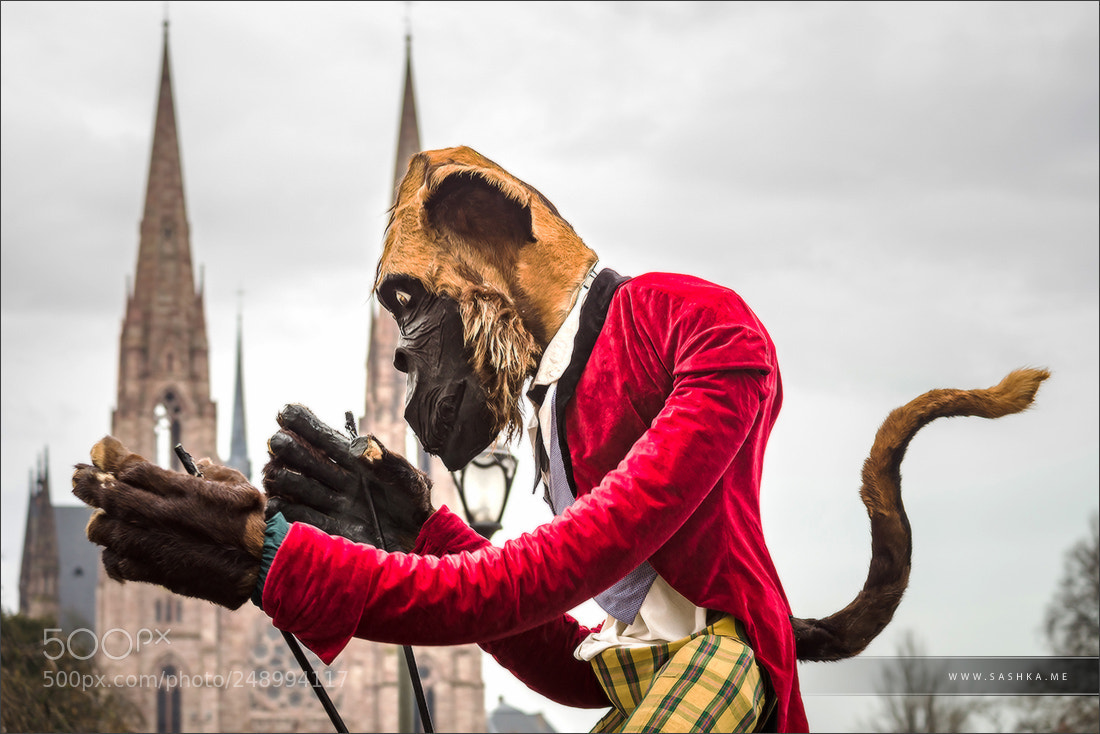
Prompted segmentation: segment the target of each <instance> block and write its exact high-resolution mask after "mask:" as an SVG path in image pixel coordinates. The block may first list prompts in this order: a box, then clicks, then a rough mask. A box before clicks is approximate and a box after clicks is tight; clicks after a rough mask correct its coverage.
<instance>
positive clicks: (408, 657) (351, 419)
mask: <svg viewBox="0 0 1100 734" xmlns="http://www.w3.org/2000/svg"><path fill="white" fill-rule="evenodd" d="M344 427H345V428H346V429H347V430H348V433H349V434H351V437H352V438H353V439H354V438H355V437H356V436H358V435H359V431H358V430H357V429H356V428H355V416H354V415H353V414H352V412H351V411H350V410H349V411H347V412H345V413H344ZM362 490H363V493H364V494H366V496H367V507H368V508H369V509H370V519H371V521H372V522H373V523H374V527H376V528H378V547H379V548H381V549H382V550H386V536H385V535H384V534H383V533H382V524H381V523H380V522H378V513H377V511H375V509H374V497H373V496H372V495H371V493H370V490H369V489H368V488H367V487H363V488H362ZM401 647H402V649H403V650H404V651H405V667H406V668H408V669H409V680H410V681H412V686H413V695H414V696H416V707H417V708H418V709H420V723H422V724H423V725H424V731H425V732H426V734H431V732H434V731H435V728H434V727H433V726H432V714H431V712H430V711H429V710H428V700H427V699H426V698H425V697H424V684H423V682H421V680H420V668H418V667H417V665H416V657H415V656H414V655H413V649H412V646H411V645H402V646H401Z"/></svg>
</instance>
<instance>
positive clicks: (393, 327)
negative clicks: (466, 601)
mask: <svg viewBox="0 0 1100 734" xmlns="http://www.w3.org/2000/svg"><path fill="white" fill-rule="evenodd" d="M420 150H421V146H420V125H419V121H418V119H417V114H416V95H415V92H414V88H413V71H412V39H411V36H409V35H406V36H405V79H404V87H403V90H402V103H401V115H400V118H399V123H398V134H397V155H396V158H395V161H394V176H393V194H394V196H396V193H397V188H398V186H400V184H401V179H403V178H404V177H405V171H406V169H407V168H408V165H409V159H410V158H411V157H412V156H413V155H414V154H415V153H418V152H420ZM372 303H373V308H372V311H371V320H370V331H369V336H368V346H367V385H366V405H365V407H364V412H363V417H362V418H361V419H360V420H359V432H360V433H372V434H374V435H375V436H377V437H378V438H379V440H381V441H382V443H384V444H385V445H386V446H387V447H389V448H390V449H391V450H393V451H396V452H398V453H400V454H403V455H405V456H407V457H408V458H409V460H410V461H412V462H413V463H416V464H418V465H419V467H420V468H421V469H423V470H424V471H426V472H427V473H428V474H429V475H430V476H431V478H432V483H433V489H432V502H433V504H435V506H437V507H438V506H439V505H441V504H446V505H448V506H449V507H453V508H457V507H460V506H461V504H460V503H459V501H458V491H457V489H456V488H455V485H454V480H453V479H452V477H451V474H450V472H448V471H447V469H446V467H444V466H443V462H441V461H440V460H439V459H437V458H434V457H432V456H430V455H429V454H427V453H426V452H424V451H423V450H422V449H421V448H420V447H419V445H418V444H416V439H415V437H413V436H412V433H411V431H410V429H409V428H408V425H407V424H406V423H405V417H404V414H405V391H406V388H405V375H404V374H402V373H401V372H399V371H398V370H397V369H395V368H394V366H393V355H394V351H395V350H396V348H397V339H398V330H397V323H396V322H395V321H394V320H393V318H392V317H391V316H390V315H389V314H388V313H385V312H383V311H382V310H381V308H380V307H379V305H378V302H377V301H373V302H372ZM410 447H411V448H410ZM414 457H415V458H414ZM415 654H416V663H417V667H418V668H419V671H418V672H419V674H420V678H421V681H422V685H423V688H424V693H425V698H426V699H427V703H428V708H429V710H430V712H431V715H432V718H433V722H434V723H435V725H436V728H437V729H443V730H444V731H468V732H474V731H485V727H486V718H485V700H484V699H485V695H484V694H485V684H484V682H483V680H482V677H481V650H480V648H478V647H477V646H476V645H462V646H456V647H427V648H419V647H418V648H416V650H415ZM399 657H400V668H401V670H400V678H399V686H398V721H397V723H398V731H423V729H422V728H421V726H422V725H421V722H420V715H419V710H418V708H417V705H416V702H415V701H414V699H413V695H412V691H411V685H410V683H409V678H408V673H407V669H406V667H405V661H404V657H401V656H399Z"/></svg>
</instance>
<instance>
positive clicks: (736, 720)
mask: <svg viewBox="0 0 1100 734" xmlns="http://www.w3.org/2000/svg"><path fill="white" fill-rule="evenodd" d="M592 666H593V667H594V668H595V670H596V675H597V676H598V677H599V679H600V684H601V685H602V686H603V688H604V690H605V691H606V692H607V696H608V698H610V699H611V703H612V705H613V708H612V709H611V711H609V712H608V714H607V715H606V716H604V717H603V718H602V719H601V720H600V721H599V723H597V724H596V726H595V727H593V729H592V731H593V732H696V731H699V732H706V731H717V732H751V731H753V730H754V729H756V727H757V726H758V725H759V724H762V723H763V722H764V721H765V720H766V719H767V714H768V713H769V712H768V711H767V708H769V707H770V706H771V705H774V700H769V699H774V697H773V696H769V695H768V694H767V691H768V685H767V681H766V680H765V678H764V676H763V675H762V674H761V671H760V668H759V666H758V665H757V664H756V659H755V656H754V655H753V652H752V648H750V647H749V646H748V644H747V643H746V642H745V634H744V631H743V629H742V627H741V625H740V624H739V623H738V622H737V621H736V620H735V619H734V618H733V617H730V616H726V617H723V618H722V619H720V620H718V621H717V622H715V623H714V624H712V625H710V626H709V627H707V628H706V629H704V630H703V631H702V632H699V633H697V634H694V635H691V636H690V637H685V638H683V639H680V640H677V641H675V642H669V643H663V644H659V645H652V646H637V647H617V648H610V649H608V650H605V651H604V652H602V653H600V654H599V655H597V656H596V657H595V658H593V660H592Z"/></svg>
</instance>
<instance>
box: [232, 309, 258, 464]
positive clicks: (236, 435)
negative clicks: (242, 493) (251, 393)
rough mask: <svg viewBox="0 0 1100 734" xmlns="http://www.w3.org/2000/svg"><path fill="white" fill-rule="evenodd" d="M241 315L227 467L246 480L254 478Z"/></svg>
mask: <svg viewBox="0 0 1100 734" xmlns="http://www.w3.org/2000/svg"><path fill="white" fill-rule="evenodd" d="M242 332H243V329H242V327H241V314H240V312H238V313H237V379H236V384H235V386H234V388H233V435H232V440H231V443H230V447H229V460H228V461H226V465H228V466H231V467H233V468H234V469H236V470H237V471H239V472H240V473H241V474H244V475H245V477H246V478H248V479H249V480H251V478H252V460H251V459H249V458H248V433H247V431H246V430H245V420H244V356H243V354H244V353H243V351H242V349H241V341H242V336H241V335H242Z"/></svg>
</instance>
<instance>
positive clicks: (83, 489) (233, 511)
mask: <svg viewBox="0 0 1100 734" xmlns="http://www.w3.org/2000/svg"><path fill="white" fill-rule="evenodd" d="M91 453H92V465H88V464H77V466H76V470H75V471H74V472H73V494H75V495H76V496H77V497H79V498H80V499H81V500H83V501H84V502H86V503H87V504H89V505H91V506H92V507H95V508H97V509H96V511H95V512H94V513H93V514H92V519H91V520H89V521H88V528H87V535H88V540H90V541H92V542H93V543H96V544H98V545H101V546H103V567H104V568H105V569H106V571H107V575H108V576H110V577H111V578H112V579H114V580H115V581H146V582H149V583H153V584H159V585H161V586H164V587H167V588H168V589H170V590H171V591H174V592H176V593H177V594H183V595H184V596H193V597H197V598H199V599H207V600H209V601H212V602H215V603H216V604H220V605H222V606H223V607H228V608H230V609H236V608H238V607H239V606H241V604H243V603H244V602H245V601H247V600H248V598H249V596H250V595H251V594H252V591H253V589H254V588H255V586H256V580H257V578H258V576H259V573H260V558H261V556H262V554H263V545H264V528H265V522H264V496H263V494H262V493H261V492H260V490H258V489H256V488H255V487H253V486H252V485H251V484H249V483H248V480H247V479H245V477H244V475H243V474H241V473H240V472H239V471H237V470H236V469H230V468H229V467H226V466H219V465H217V464H213V463H211V462H210V460H209V459H200V460H199V461H198V462H197V464H198V467H199V469H200V470H201V471H202V472H203V474H204V476H203V477H201V478H200V477H193V476H190V475H188V474H184V473H182V472H177V471H170V470H168V469H164V468H161V467H159V466H157V465H155V464H151V463H149V462H148V461H146V460H145V459H143V458H142V457H141V456H138V455H137V454H135V453H132V452H131V451H130V450H129V449H127V448H126V447H125V446H123V445H122V443H121V442H119V440H118V439H116V438H114V437H112V436H107V437H106V438H104V439H103V440H101V441H100V442H99V443H97V444H96V445H95V446H93V447H92V452H91Z"/></svg>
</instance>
